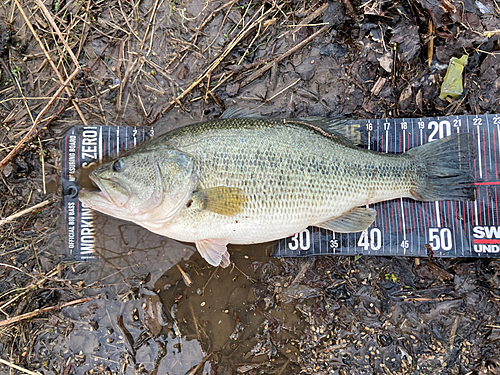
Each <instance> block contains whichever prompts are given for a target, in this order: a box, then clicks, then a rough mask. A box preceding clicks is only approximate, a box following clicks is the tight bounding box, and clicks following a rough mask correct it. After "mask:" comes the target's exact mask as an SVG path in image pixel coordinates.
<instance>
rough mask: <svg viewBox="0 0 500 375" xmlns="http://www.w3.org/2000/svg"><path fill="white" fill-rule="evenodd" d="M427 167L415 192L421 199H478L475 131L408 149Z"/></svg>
mask: <svg viewBox="0 0 500 375" xmlns="http://www.w3.org/2000/svg"><path fill="white" fill-rule="evenodd" d="M407 154H409V155H412V156H413V157H415V158H416V159H417V160H418V161H420V163H423V164H424V165H425V167H426V169H427V173H426V174H425V173H424V175H425V177H424V178H423V179H422V180H421V181H420V182H419V184H418V187H417V189H415V190H414V191H412V192H411V194H412V195H413V197H414V198H415V199H418V200H421V201H427V202H430V201H444V200H475V199H476V191H475V188H474V181H475V180H474V158H475V157H476V148H475V145H474V140H473V138H472V134H470V133H460V134H453V135H451V136H449V137H446V138H443V139H440V140H438V141H434V142H429V143H426V144H424V145H422V146H420V147H416V148H413V149H411V150H409V151H407Z"/></svg>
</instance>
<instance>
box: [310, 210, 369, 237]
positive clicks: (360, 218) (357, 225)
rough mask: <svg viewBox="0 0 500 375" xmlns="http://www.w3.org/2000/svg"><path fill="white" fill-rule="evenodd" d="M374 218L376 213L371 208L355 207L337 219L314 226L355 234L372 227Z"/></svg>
mask: <svg viewBox="0 0 500 375" xmlns="http://www.w3.org/2000/svg"><path fill="white" fill-rule="evenodd" d="M376 216H377V211H375V210H374V209H373V208H361V207H357V208H354V209H352V210H351V211H349V212H346V213H345V214H343V215H341V216H339V217H336V218H334V219H331V220H328V221H325V222H324V223H320V224H316V225H315V226H316V227H320V228H325V229H328V230H331V231H334V232H338V233H356V232H362V231H364V230H365V229H366V228H368V227H369V226H370V225H372V224H373V222H374V221H375V217H376Z"/></svg>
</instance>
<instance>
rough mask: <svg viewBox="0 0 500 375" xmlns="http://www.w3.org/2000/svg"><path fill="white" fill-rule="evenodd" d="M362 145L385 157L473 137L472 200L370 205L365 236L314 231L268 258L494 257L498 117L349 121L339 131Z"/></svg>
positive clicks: (499, 223)
mask: <svg viewBox="0 0 500 375" xmlns="http://www.w3.org/2000/svg"><path fill="white" fill-rule="evenodd" d="M344 131H345V132H346V134H347V133H348V134H349V135H350V137H353V136H354V137H356V138H358V140H359V143H360V145H361V146H362V147H365V148H368V149H370V150H375V151H379V152H386V153H402V152H404V151H406V150H408V149H410V148H414V147H417V146H420V145H422V144H424V143H427V142H432V141H434V140H437V139H440V138H443V137H446V136H449V135H451V134H455V133H463V132H468V133H472V135H473V137H474V142H475V143H476V147H477V155H476V159H475V165H474V174H475V179H476V186H477V199H476V200H475V201H472V202H470V201H459V202H451V201H444V202H417V201H414V200H412V199H407V198H401V199H396V200H392V201H387V202H381V203H377V204H373V205H370V207H372V208H374V209H375V210H376V211H377V218H376V220H375V222H374V223H373V224H372V225H371V226H370V227H369V228H368V229H367V230H366V231H364V232H361V233H349V234H339V233H333V232H331V231H328V230H325V229H320V228H317V227H309V228H307V229H306V230H304V231H302V232H301V233H297V234H295V235H293V236H291V237H288V238H286V239H283V240H281V241H280V242H279V244H278V246H277V248H276V249H275V251H274V254H273V256H276V257H305V256H311V255H332V254H339V255H360V254H365V255H383V256H397V255H399V256H417V257H424V256H427V255H428V254H427V253H428V250H427V249H426V248H429V246H430V247H431V248H432V251H433V253H434V256H437V257H500V213H499V212H498V211H499V210H498V198H499V197H500V191H498V189H499V187H500V176H499V170H500V168H499V165H498V163H499V162H500V147H499V145H500V116H499V115H496V114H492V115H469V116H446V117H435V118H403V119H381V120H351V121H350V122H349V123H347V124H346V127H345V129H344ZM426 245H428V246H426Z"/></svg>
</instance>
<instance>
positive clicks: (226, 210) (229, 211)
mask: <svg viewBox="0 0 500 375" xmlns="http://www.w3.org/2000/svg"><path fill="white" fill-rule="evenodd" d="M193 200H195V201H199V202H200V204H199V206H200V208H201V209H203V210H207V211H212V212H215V213H216V214H220V215H225V216H234V215H236V214H239V213H240V212H241V211H243V207H244V205H245V203H246V202H247V197H246V195H245V193H244V192H243V190H241V189H238V188H234V187H226V186H217V187H214V188H209V189H202V190H199V191H197V192H196V193H194V194H193Z"/></svg>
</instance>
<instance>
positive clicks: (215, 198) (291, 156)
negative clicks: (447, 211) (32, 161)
mask: <svg viewBox="0 0 500 375" xmlns="http://www.w3.org/2000/svg"><path fill="white" fill-rule="evenodd" d="M341 126H343V125H342V121H340V122H339V120H338V119H334V120H331V119H318V118H313V119H296V120H282V119H281V120H280V119H262V118H232V119H220V120H214V121H207V122H203V123H197V124H193V125H189V126H186V127H183V128H179V129H175V130H173V131H170V132H168V133H166V134H164V135H162V136H159V137H158V138H156V139H153V140H151V141H149V142H148V143H146V144H144V145H142V146H140V147H138V148H137V149H135V150H133V151H132V152H130V153H129V154H128V155H126V156H123V157H121V158H119V159H117V160H114V161H112V162H110V163H107V164H105V165H102V166H100V167H98V168H97V169H95V170H94V171H93V172H92V173H91V174H90V178H91V179H92V180H93V181H94V183H95V184H96V185H97V186H98V187H99V189H100V191H91V190H82V191H80V194H79V197H80V200H81V201H82V202H83V203H84V204H86V205H87V206H88V207H90V208H92V209H95V210H97V211H101V212H103V213H105V214H108V215H111V216H114V217H117V218H120V219H124V220H128V221H132V222H134V223H137V224H139V225H141V226H143V227H145V228H147V229H149V230H150V231H152V232H154V233H158V234H160V235H164V236H167V237H170V238H173V239H176V240H179V241H187V242H195V243H196V247H197V249H198V251H199V252H200V254H201V255H202V257H203V258H205V259H206V260H207V261H208V262H209V263H210V264H211V265H213V266H218V265H219V264H220V265H222V266H224V267H225V266H227V265H229V253H228V252H227V244H228V243H232V244H252V243H260V242H267V241H271V240H276V239H279V238H283V237H286V236H289V235H292V234H294V233H298V232H300V231H302V230H304V229H305V228H306V227H308V226H311V225H312V226H317V227H321V228H326V229H329V230H332V231H335V232H339V233H351V232H359V231H363V230H365V229H367V228H368V227H369V226H370V225H371V224H372V223H373V221H374V220H375V216H376V211H375V210H374V209H372V208H367V207H366V205H369V204H373V203H377V202H381V201H385V200H391V199H396V198H412V199H415V200H420V201H441V200H473V199H474V195H475V191H474V188H473V182H474V179H473V173H472V171H473V161H474V160H473V159H474V157H475V148H474V143H473V139H472V135H471V134H469V133H461V134H455V135H452V136H450V137H447V138H443V139H441V140H437V141H434V142H430V143H427V144H424V145H422V146H420V147H416V148H413V149H410V150H409V151H407V152H405V153H402V154H398V155H394V154H385V153H380V152H374V151H370V150H366V149H363V148H360V147H357V146H356V145H355V144H354V143H352V142H351V141H350V140H349V139H347V138H345V137H344V136H342V135H340V133H339V132H336V131H335V129H336V128H341ZM332 129H333V130H332Z"/></svg>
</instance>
